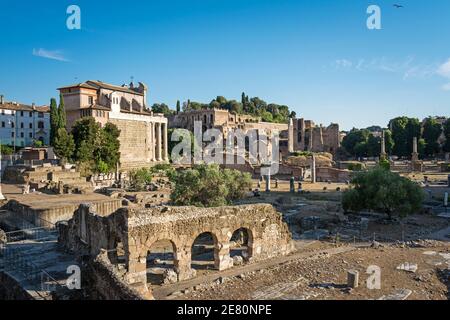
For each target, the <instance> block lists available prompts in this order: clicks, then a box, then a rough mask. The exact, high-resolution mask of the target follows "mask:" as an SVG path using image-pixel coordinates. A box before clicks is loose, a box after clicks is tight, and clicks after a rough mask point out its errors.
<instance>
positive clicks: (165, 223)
mask: <svg viewBox="0 0 450 320" xmlns="http://www.w3.org/2000/svg"><path fill="white" fill-rule="evenodd" d="M240 229H245V230H246V231H247V234H248V238H249V239H248V259H249V261H250V262H253V261H258V260H263V259H267V258H271V257H275V256H278V255H285V254H288V253H289V252H291V251H292V249H293V246H292V242H291V235H290V232H289V230H288V227H287V225H286V224H285V223H284V222H283V221H282V216H281V214H279V213H278V212H277V211H276V210H275V209H274V208H273V207H272V206H271V205H244V206H234V207H219V208H195V207H157V208H151V209H135V208H122V209H119V210H118V211H116V212H115V213H113V214H111V215H110V216H108V217H100V216H97V215H96V214H95V212H94V210H93V208H92V207H91V206H88V205H81V206H80V208H79V209H78V210H77V212H76V213H75V215H74V217H73V219H72V220H70V221H69V222H68V223H66V224H62V225H60V226H59V231H60V242H61V244H62V245H63V246H64V247H65V248H66V249H69V250H71V251H74V252H80V251H83V254H89V255H91V256H96V255H98V254H99V253H100V252H101V251H102V250H103V249H107V250H110V251H114V250H117V248H118V244H119V243H120V244H121V246H122V247H123V250H124V254H125V264H126V269H127V274H126V281H127V282H128V283H129V284H144V286H145V287H146V282H147V266H146V262H147V256H148V254H149V251H150V249H151V247H152V245H153V244H155V243H156V242H158V241H162V240H168V241H170V242H171V243H172V245H173V248H174V269H175V272H176V273H177V275H178V280H179V281H182V280H186V279H189V278H192V277H193V276H194V273H193V271H192V268H191V255H192V252H191V251H192V245H193V244H194V241H195V239H196V238H197V237H198V236H199V235H201V234H204V233H210V234H211V235H212V237H213V239H214V264H215V268H216V269H217V270H225V269H228V268H231V267H232V266H233V259H231V257H230V246H231V238H232V235H233V233H234V232H235V231H237V230H240ZM112 260H114V259H113V258H112ZM113 262H114V261H113Z"/></svg>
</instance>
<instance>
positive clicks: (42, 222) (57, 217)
mask: <svg viewBox="0 0 450 320" xmlns="http://www.w3.org/2000/svg"><path fill="white" fill-rule="evenodd" d="M92 205H93V208H94V210H95V212H97V213H98V214H99V215H102V216H106V215H109V214H111V213H113V212H115V211H116V210H117V209H119V208H120V207H121V206H122V201H121V200H119V199H112V200H106V201H98V202H95V203H93V204H92ZM79 206H80V204H69V205H62V206H59V207H54V208H48V209H36V208H33V207H30V206H28V205H26V204H22V203H20V202H18V201H16V200H11V201H9V202H8V204H7V205H6V208H7V209H8V210H11V211H13V212H14V213H17V215H19V216H20V217H21V218H22V219H24V220H26V221H28V222H30V223H32V224H34V225H36V226H37V227H51V226H52V225H53V224H56V223H57V222H59V221H66V220H69V219H71V218H72V217H73V214H74V212H75V211H76V210H77V209H78V207H79Z"/></svg>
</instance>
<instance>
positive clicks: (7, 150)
mask: <svg viewBox="0 0 450 320" xmlns="http://www.w3.org/2000/svg"><path fill="white" fill-rule="evenodd" d="M0 154H1V155H8V156H9V155H12V154H14V148H12V147H10V146H6V145H0Z"/></svg>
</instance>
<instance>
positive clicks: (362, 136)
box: [342, 128, 370, 157]
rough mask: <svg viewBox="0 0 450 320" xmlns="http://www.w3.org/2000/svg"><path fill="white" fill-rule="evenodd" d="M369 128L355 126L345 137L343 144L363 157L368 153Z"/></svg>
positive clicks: (346, 148) (352, 153)
mask: <svg viewBox="0 0 450 320" xmlns="http://www.w3.org/2000/svg"><path fill="white" fill-rule="evenodd" d="M369 133H370V132H369V130H366V129H363V130H359V129H356V128H353V129H352V130H351V131H350V132H349V133H348V134H347V135H346V136H345V137H344V139H343V141H342V146H343V147H344V148H345V150H346V151H347V152H348V153H350V154H351V155H353V156H355V157H363V156H366V155H367V140H368V138H369Z"/></svg>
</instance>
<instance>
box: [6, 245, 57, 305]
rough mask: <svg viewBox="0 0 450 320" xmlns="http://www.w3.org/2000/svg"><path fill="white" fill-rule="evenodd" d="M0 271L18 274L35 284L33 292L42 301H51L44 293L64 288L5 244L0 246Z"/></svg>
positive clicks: (17, 251)
mask: <svg viewBox="0 0 450 320" xmlns="http://www.w3.org/2000/svg"><path fill="white" fill-rule="evenodd" d="M0 270H4V271H5V272H14V273H18V274H20V275H21V276H23V277H24V278H25V279H26V280H27V281H28V282H29V283H30V284H32V285H33V284H35V285H36V290H35V292H36V293H37V294H38V295H39V296H40V297H41V298H42V299H44V300H51V296H49V295H48V294H45V293H46V292H47V293H48V292H53V291H56V290H57V289H58V288H60V289H62V288H64V287H65V286H64V285H62V284H60V283H59V282H58V281H57V280H56V279H55V278H53V277H52V276H51V275H50V274H49V273H48V272H47V271H45V270H43V269H42V268H40V267H39V266H37V265H36V264H35V263H34V262H33V261H31V260H30V258H27V257H26V256H25V255H24V254H23V253H21V252H20V251H19V250H17V249H14V248H11V247H9V246H8V245H5V244H0Z"/></svg>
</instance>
